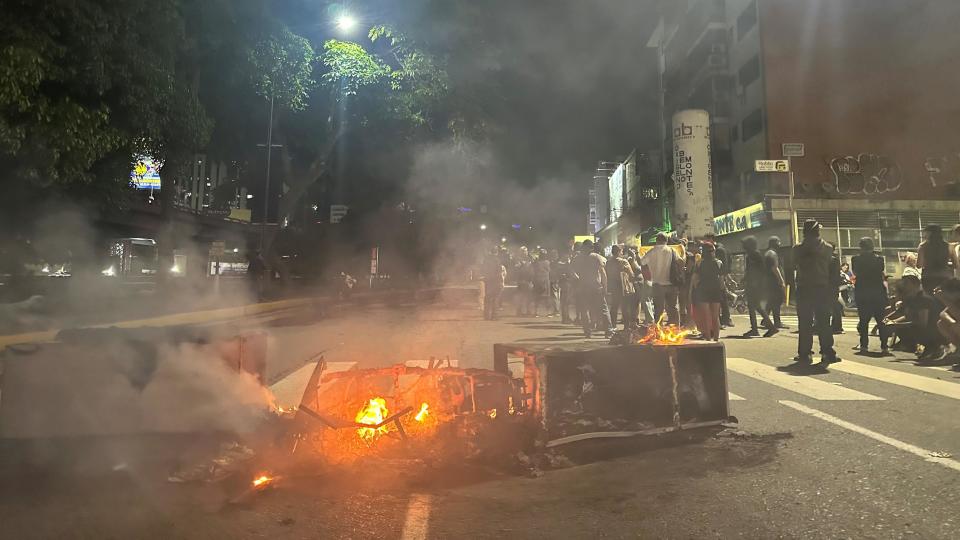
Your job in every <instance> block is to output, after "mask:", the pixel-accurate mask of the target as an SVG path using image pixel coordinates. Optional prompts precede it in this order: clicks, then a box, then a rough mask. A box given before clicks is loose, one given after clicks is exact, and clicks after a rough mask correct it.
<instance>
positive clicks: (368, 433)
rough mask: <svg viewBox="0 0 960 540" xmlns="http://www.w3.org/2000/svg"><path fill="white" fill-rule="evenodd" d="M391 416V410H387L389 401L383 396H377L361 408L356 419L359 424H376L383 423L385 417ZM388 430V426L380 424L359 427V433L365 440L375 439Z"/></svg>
mask: <svg viewBox="0 0 960 540" xmlns="http://www.w3.org/2000/svg"><path fill="white" fill-rule="evenodd" d="M387 416H389V411H388V410H387V402H386V400H384V399H383V398H381V397H376V398H373V399H371V400H370V401H369V402H367V404H366V405H364V406H363V407H361V408H360V411H359V412H358V413H357V417H356V418H355V419H354V421H355V422H356V423H358V424H367V425H371V426H376V425H379V424H381V423H383V421H384V419H386V418H387ZM387 430H388V428H387V426H380V427H375V428H357V435H359V436H360V438H361V439H363V440H365V441H373V440H374V439H376V438H377V437H379V436H380V435H383V434H384V433H386V432H387Z"/></svg>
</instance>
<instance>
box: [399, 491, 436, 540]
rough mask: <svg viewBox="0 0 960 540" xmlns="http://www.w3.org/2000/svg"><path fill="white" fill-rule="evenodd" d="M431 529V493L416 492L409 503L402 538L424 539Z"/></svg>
mask: <svg viewBox="0 0 960 540" xmlns="http://www.w3.org/2000/svg"><path fill="white" fill-rule="evenodd" d="M429 529H430V495H424V494H421V493H414V494H413V495H412V496H411V497H410V503H409V504H408V505H407V517H406V519H405V520H404V522H403V532H402V533H401V535H400V538H401V540H424V539H425V538H426V537H427V531H428V530H429Z"/></svg>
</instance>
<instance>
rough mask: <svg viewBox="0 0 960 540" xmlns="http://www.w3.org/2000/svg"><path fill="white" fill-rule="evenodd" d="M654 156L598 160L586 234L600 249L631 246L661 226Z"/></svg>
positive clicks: (657, 168) (642, 155)
mask: <svg viewBox="0 0 960 540" xmlns="http://www.w3.org/2000/svg"><path fill="white" fill-rule="evenodd" d="M659 181H660V168H659V167H658V165H657V157H656V156H655V157H654V158H651V157H650V156H649V155H648V154H641V153H637V152H636V151H633V152H631V153H630V155H629V156H627V157H626V158H625V159H623V160H621V161H614V162H610V161H601V162H600V163H599V164H598V166H597V170H596V172H595V174H594V183H593V187H592V188H591V189H590V190H589V195H590V204H591V206H590V215H591V221H590V225H591V228H590V229H589V232H590V234H593V235H595V236H597V237H598V238H599V241H600V243H601V244H602V245H603V246H604V247H609V246H612V245H613V244H632V243H636V242H637V241H638V235H640V234H642V233H644V232H647V231H649V230H650V229H651V228H653V227H659V226H661V224H662V222H661V214H660V211H661V208H660V190H659V185H658V184H659Z"/></svg>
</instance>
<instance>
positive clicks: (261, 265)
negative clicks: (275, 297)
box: [247, 251, 267, 300]
mask: <svg viewBox="0 0 960 540" xmlns="http://www.w3.org/2000/svg"><path fill="white" fill-rule="evenodd" d="M266 272H267V263H266V262H265V261H264V260H263V255H261V254H260V252H259V251H252V252H248V253H247V279H248V280H249V281H250V288H251V289H253V293H254V294H255V295H256V296H257V300H263V278H264V275H265V274H266Z"/></svg>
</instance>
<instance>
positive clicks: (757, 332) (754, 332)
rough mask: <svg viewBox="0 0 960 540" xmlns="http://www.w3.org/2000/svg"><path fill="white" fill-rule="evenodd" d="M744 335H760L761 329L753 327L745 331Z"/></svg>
mask: <svg viewBox="0 0 960 540" xmlns="http://www.w3.org/2000/svg"><path fill="white" fill-rule="evenodd" d="M743 337H760V331H759V330H757V329H756V328H751V329H750V330H748V331H746V332H744V333H743Z"/></svg>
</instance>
